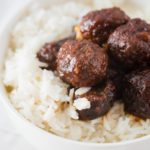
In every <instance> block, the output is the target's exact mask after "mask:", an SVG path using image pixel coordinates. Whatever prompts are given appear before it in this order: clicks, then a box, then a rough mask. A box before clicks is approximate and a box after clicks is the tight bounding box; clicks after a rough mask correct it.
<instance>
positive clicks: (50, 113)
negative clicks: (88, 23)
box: [4, 0, 150, 143]
mask: <svg viewBox="0 0 150 150" xmlns="http://www.w3.org/2000/svg"><path fill="white" fill-rule="evenodd" d="M83 2H84V1H82V4H81V1H80V4H79V3H76V2H75V0H74V1H68V2H66V3H64V4H63V5H61V6H59V5H57V6H53V7H51V8H48V7H47V8H44V6H40V5H39V4H38V3H37V2H36V3H35V4H34V5H33V6H32V7H31V8H30V9H29V10H28V12H27V14H26V16H24V17H23V18H22V19H21V20H20V21H19V22H18V23H17V24H16V25H15V27H14V28H13V30H12V33H11V38H10V47H9V50H8V55H7V59H6V62H5V71H4V84H5V86H6V89H9V93H8V95H9V98H10V100H11V102H12V104H13V105H14V107H15V108H16V109H17V110H18V112H19V113H20V114H22V115H23V116H24V117H25V118H26V119H28V120H29V121H31V122H32V123H33V124H35V125H37V126H38V127H40V128H43V129H45V130H47V131H49V132H52V133H54V134H56V135H59V136H62V137H65V138H69V139H73V140H79V141H88V142H99V143H107V142H118V141H124V140H130V139H134V138H139V137H142V136H145V135H148V134H150V120H146V121H143V120H139V119H137V118H136V117H133V116H131V115H128V114H126V113H125V112H124V110H123V105H122V104H120V103H116V104H115V105H114V107H113V108H112V109H111V110H110V111H109V113H108V114H107V115H106V116H104V117H101V118H98V119H95V120H92V121H87V122H83V121H79V120H77V119H78V114H77V112H76V108H75V107H74V106H76V107H78V108H79V109H82V108H89V107H90V104H88V103H87V102H86V101H85V99H84V100H81V99H80V100H79V101H77V102H76V103H77V104H73V101H72V98H73V95H74V92H75V90H74V89H71V90H70V92H69V96H68V94H67V92H68V85H67V84H65V83H64V82H62V81H61V80H60V79H59V78H58V77H57V74H56V73H54V72H52V71H47V70H41V69H40V66H41V65H43V64H42V63H40V62H39V61H38V60H37V58H36V52H37V51H38V50H39V48H40V47H41V46H42V45H43V44H44V43H45V42H49V41H53V40H58V39H61V38H63V37H66V36H68V35H70V34H71V32H72V28H73V26H74V25H76V24H77V23H78V22H79V21H80V18H81V17H82V16H83V15H84V14H85V13H87V12H88V11H89V10H94V9H101V8H106V7H112V6H120V7H121V8H122V9H123V10H125V11H126V13H127V14H129V15H130V16H131V17H142V18H143V19H146V20H147V21H149V20H150V17H149V14H150V9H149V8H148V6H145V5H144V6H143V5H142V4H140V5H137V4H135V1H134V0H91V3H92V4H90V5H86V4H83ZM146 7H147V8H146ZM10 89H11V90H10ZM89 90H90V87H83V88H80V89H78V90H77V91H76V93H75V94H77V95H80V94H83V93H86V92H87V91H89ZM81 103H82V104H81Z"/></svg>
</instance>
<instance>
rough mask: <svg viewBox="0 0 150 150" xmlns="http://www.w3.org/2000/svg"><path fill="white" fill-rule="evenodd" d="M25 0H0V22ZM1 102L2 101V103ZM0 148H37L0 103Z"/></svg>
mask: <svg viewBox="0 0 150 150" xmlns="http://www.w3.org/2000/svg"><path fill="white" fill-rule="evenodd" d="M21 1H24V0H0V24H1V23H2V22H3V19H6V18H7V17H6V16H7V15H9V10H10V8H13V7H14V5H16V2H17V5H19V3H21ZM0 104H1V103H0ZM0 150H35V149H34V148H33V147H32V145H31V144H29V143H28V142H27V141H26V140H25V139H24V138H23V137H22V136H20V135H19V134H18V133H17V132H16V131H15V129H14V127H13V125H12V124H11V122H10V120H9V118H8V116H7V113H6V112H5V110H4V109H3V107H2V106H1V105H0Z"/></svg>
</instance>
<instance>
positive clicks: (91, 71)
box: [57, 40, 108, 87]
mask: <svg viewBox="0 0 150 150" xmlns="http://www.w3.org/2000/svg"><path fill="white" fill-rule="evenodd" d="M107 66H108V57H107V54H106V52H105V50H104V49H103V48H100V47H99V46H98V45H97V44H94V43H92V42H91V41H88V40H82V41H76V40H69V41H67V42H65V43H64V44H63V45H62V47H61V48H60V51H59V53H58V60H57V71H58V74H59V76H60V78H61V79H62V80H63V81H65V82H67V83H68V84H70V85H72V86H74V87H87V86H94V85H96V84H98V83H99V82H101V81H103V79H104V78H105V77H106V73H107Z"/></svg>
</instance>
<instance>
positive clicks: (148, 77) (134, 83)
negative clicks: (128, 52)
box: [123, 69, 150, 119]
mask: <svg viewBox="0 0 150 150" xmlns="http://www.w3.org/2000/svg"><path fill="white" fill-rule="evenodd" d="M123 100H124V104H125V111H126V112H128V113H131V114H133V115H135V116H137V117H141V118H143V119H146V118H150V69H146V70H142V71H134V72H132V73H130V74H128V75H127V76H126V77H125V79H124V96H123Z"/></svg>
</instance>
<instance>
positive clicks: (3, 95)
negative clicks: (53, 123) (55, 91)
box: [0, 0, 150, 148]
mask: <svg viewBox="0 0 150 150" xmlns="http://www.w3.org/2000/svg"><path fill="white" fill-rule="evenodd" d="M33 1H35V0H28V1H27V2H26V3H24V5H22V6H21V7H20V8H18V10H16V13H15V14H11V17H10V18H9V19H7V21H5V22H4V24H3V25H2V26H1V28H0V37H1V36H2V35H4V34H6V32H8V34H9V31H8V29H9V28H10V29H12V26H11V27H10V26H9V25H11V24H12V22H13V21H12V20H13V19H14V18H16V17H17V21H18V18H20V16H21V14H22V13H23V12H24V11H25V9H26V8H27V7H28V6H29V5H30V4H31V3H32V2H33ZM18 12H19V13H18ZM17 21H15V23H16V22H17ZM15 23H14V24H15ZM4 51H6V49H5V50H4ZM4 60H5V59H4ZM3 65H4V61H3ZM0 80H1V81H0V99H1V101H2V103H3V105H4V106H5V108H4V109H7V110H9V111H10V112H11V113H12V114H13V116H15V117H17V118H18V119H19V120H20V121H22V122H24V123H25V124H27V125H28V126H30V127H31V128H34V129H35V130H36V131H37V132H41V133H43V134H46V135H47V136H51V137H52V138H55V139H56V140H60V141H62V142H67V143H70V144H78V145H81V146H89V147H99V148H105V147H107V148H109V147H111V148H114V147H119V146H126V145H129V144H135V143H138V142H144V141H145V140H149V141H150V135H146V136H143V137H140V138H137V139H132V140H127V141H120V142H114V143H90V142H85V141H76V140H72V139H67V138H64V137H61V136H58V135H56V134H53V133H51V132H48V131H46V130H44V129H42V128H39V127H38V126H36V125H35V124H33V123H32V122H30V121H29V120H27V119H26V118H25V117H24V116H23V115H21V114H20V113H19V112H18V111H17V110H16V109H15V107H14V106H13V104H11V102H10V100H9V98H8V95H7V92H6V90H5V88H4V85H3V81H2V78H1V79H0Z"/></svg>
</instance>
